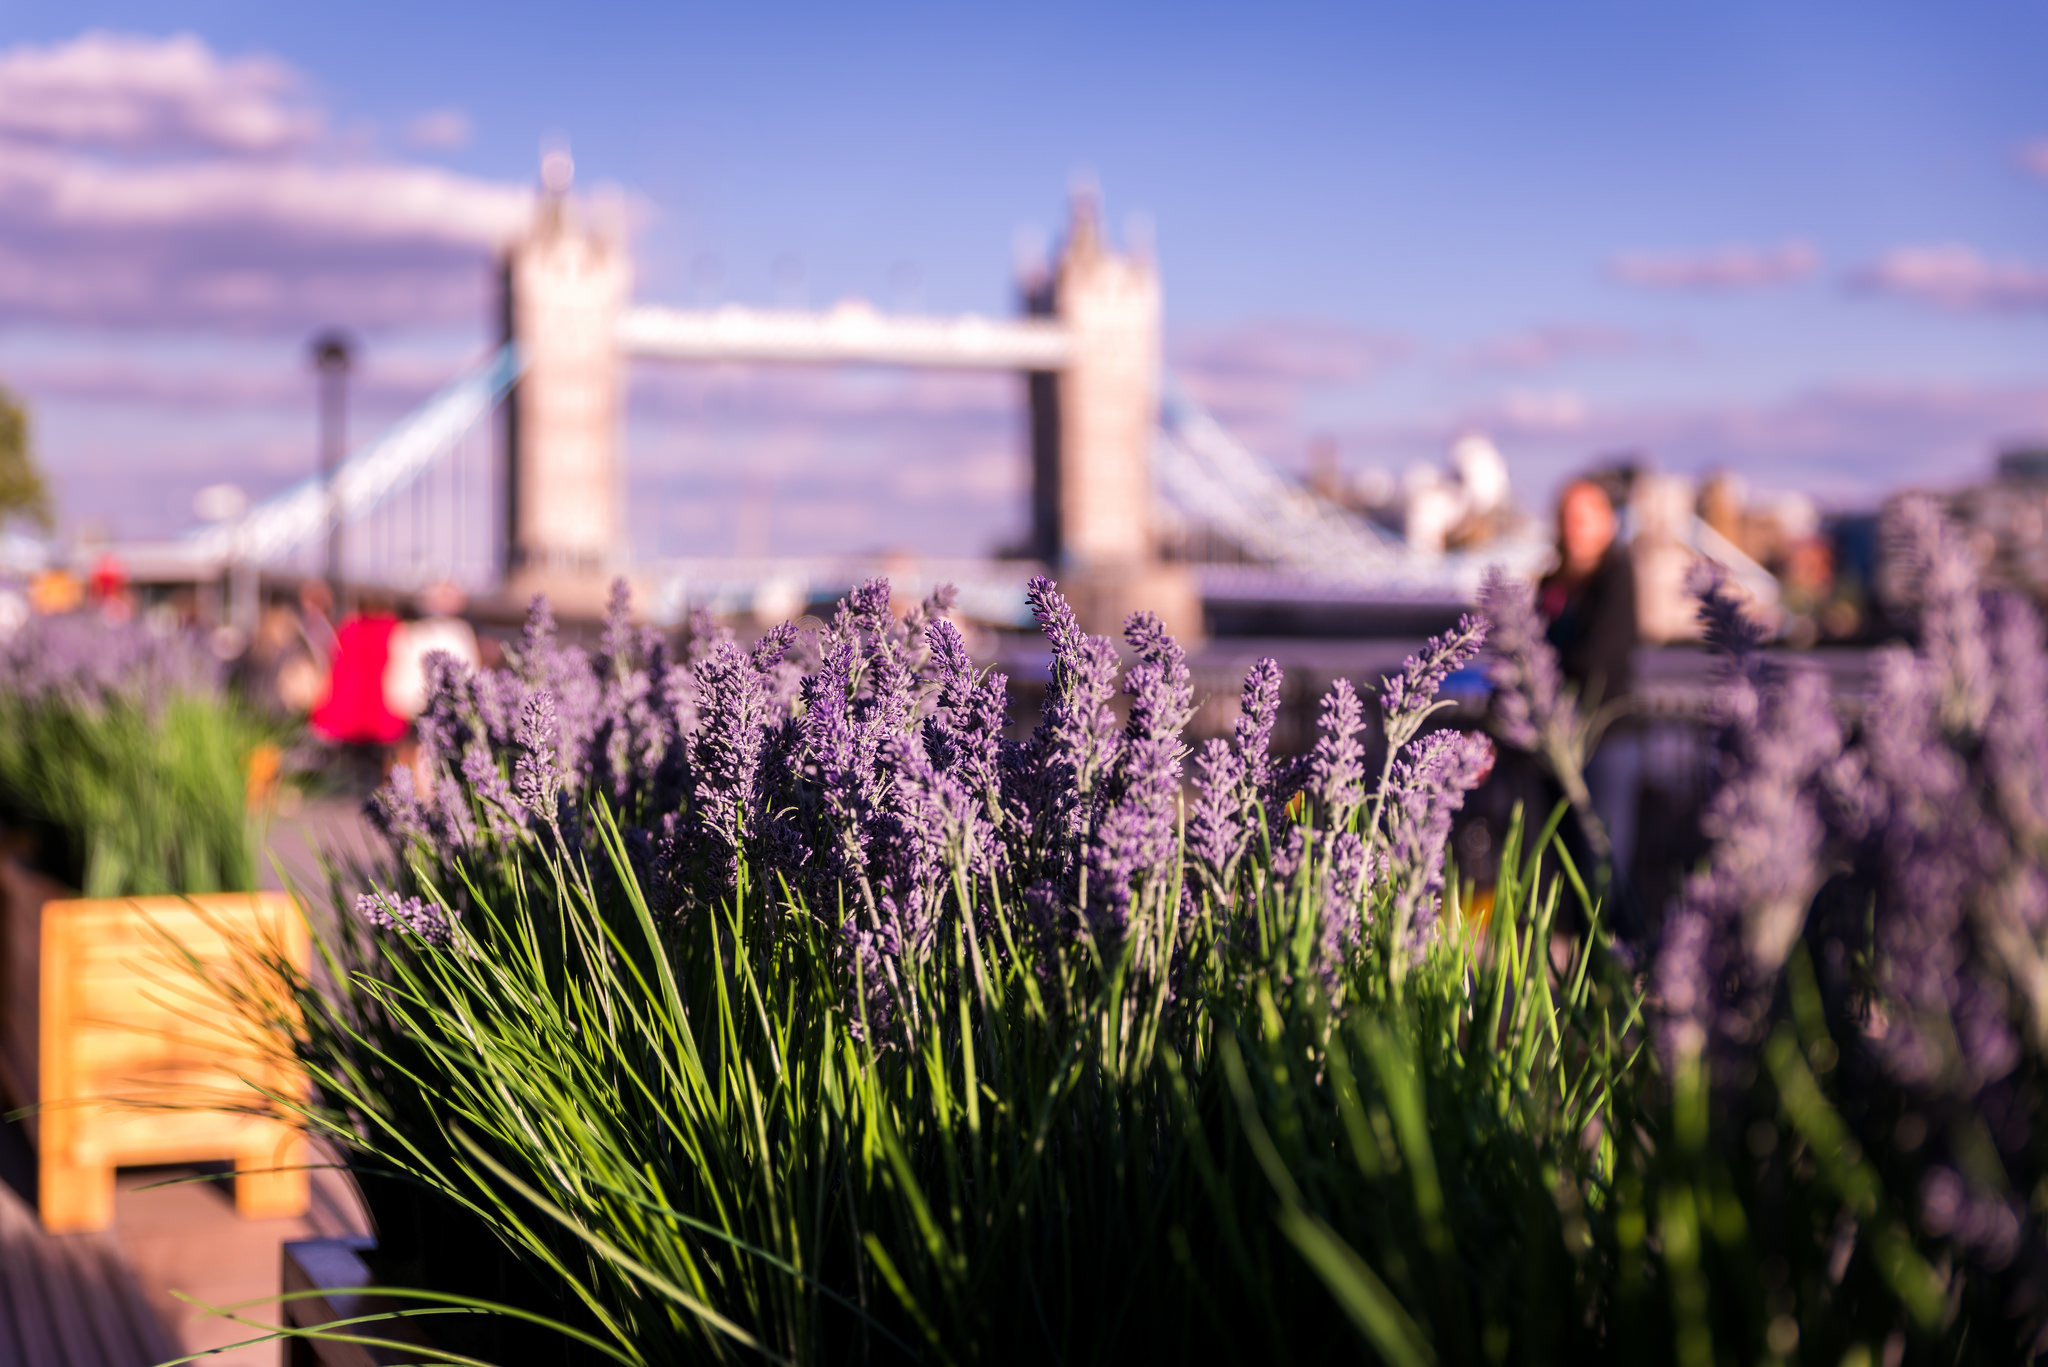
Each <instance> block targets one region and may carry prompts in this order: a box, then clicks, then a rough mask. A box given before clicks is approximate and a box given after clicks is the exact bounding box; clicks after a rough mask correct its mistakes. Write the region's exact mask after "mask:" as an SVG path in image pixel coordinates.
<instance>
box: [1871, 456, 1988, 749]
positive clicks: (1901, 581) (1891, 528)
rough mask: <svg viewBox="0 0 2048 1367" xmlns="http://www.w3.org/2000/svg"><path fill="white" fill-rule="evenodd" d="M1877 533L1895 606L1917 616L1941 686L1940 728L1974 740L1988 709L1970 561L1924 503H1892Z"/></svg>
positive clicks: (1964, 546)
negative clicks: (1886, 557) (1887, 553)
mask: <svg viewBox="0 0 2048 1367" xmlns="http://www.w3.org/2000/svg"><path fill="white" fill-rule="evenodd" d="M1880 533H1881V535H1882V537H1883V539H1884V541H1885V543H1886V545H1887V547H1888V549H1889V550H1890V552H1891V554H1890V556H1889V560H1890V562H1891V566H1890V568H1891V572H1892V575H1893V578H1894V584H1895V588H1896V590H1897V591H1896V592H1895V595H1894V596H1895V598H1896V599H1897V600H1898V601H1899V604H1900V605H1901V606H1904V607H1906V608H1908V609H1911V610H1915V611H1917V613H1918V616H1919V626H1920V648H1921V652H1922V653H1923V655H1924V656H1925V657H1926V659H1927V661H1928V663H1929V664H1930V665H1931V666H1932V667H1933V668H1934V670H1935V672H1936V673H1937V674H1938V675H1939V676H1940V677H1941V680H1942V701H1941V713H1942V724H1943V725H1944V726H1945V727H1946V728H1948V729H1949V730H1951V731H1955V732H1958V733H1964V734H1974V733H1975V732H1977V731H1978V730H1979V729H1981V728H1982V726H1983V725H1984V719H1985V716H1986V715H1987V714H1988V713H1989V711H1990V709H1991V693H1992V687H1993V684H1992V670H1991V654H1990V648H1989V644H1988V642H1987V640H1986V638H1985V631H1984V607H1983V600H1982V598H1981V596H1980V595H1979V593H1978V590H1977V558H1976V556H1975V555H1974V554H1973V553H1972V552H1971V550H1970V547H1969V544H1968V542H1967V541H1966V540H1965V539H1964V537H1963V535H1962V533H1961V532H1960V531H1958V530H1957V529H1956V528H1955V527H1953V526H1952V525H1950V523H1949V521H1948V519H1946V518H1945V517H1943V516H1942V515H1941V510H1940V509H1939V508H1937V507H1936V506H1935V504H1934V501H1933V500H1932V499H1931V498H1928V497H1926V496H1925V495H1911V496H1908V497H1906V498H1902V499H1899V500H1897V501H1896V502H1895V503H1894V504H1893V505H1892V506H1891V507H1890V508H1888V509H1887V510H1886V514H1885V517H1884V520H1883V523H1882V525H1881V527H1880Z"/></svg>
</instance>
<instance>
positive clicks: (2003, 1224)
mask: <svg viewBox="0 0 2048 1367" xmlns="http://www.w3.org/2000/svg"><path fill="white" fill-rule="evenodd" d="M1886 534H1887V539H1888V541H1889V542H1890V544H1891V546H1892V548H1893V554H1894V556H1895V557H1896V558H1897V564H1896V567H1895V568H1896V569H1897V570H1898V572H1899V578H1900V580H1901V581H1902V582H1906V583H1910V584H1912V585H1914V586H1915V597H1914V601H1913V602H1912V603H1911V604H1909V605H1908V606H1909V607H1910V610H1911V611H1913V612H1915V613H1917V618H1918V631H1917V634H1918V638H1919V640H1918V647H1917V649H1914V650H1908V649H1906V648H1904V647H1899V646H1893V647H1887V648H1885V649H1884V650H1883V651H1882V652H1880V654H1879V656H1878V658H1877V661H1876V668H1875V671H1874V680H1873V684H1872V688H1871V692H1870V694H1869V696H1868V698H1867V699H1866V700H1865V702H1864V705H1863V707H1862V709H1861V713H1860V716H1859V717H1850V718H1847V719H1844V718H1840V717H1838V716H1837V715H1836V713H1835V711H1834V710H1833V709H1832V708H1831V706H1830V702H1829V698H1828V693H1827V689H1826V687H1825V684H1824V683H1823V681H1822V680H1821V679H1820V677H1819V676H1818V675H1816V674H1814V673H1812V672H1809V671H1805V670H1799V669H1791V668H1787V667H1784V666H1782V665H1779V664H1777V663H1775V662H1773V661H1770V660H1768V659H1766V658H1765V657H1763V656H1762V655H1761V654H1760V653H1759V651H1758V650H1757V645H1758V641H1757V638H1756V635H1755V633H1754V632H1753V630H1752V629H1750V628H1749V627H1747V626H1746V624H1745V623H1744V621H1743V619H1742V618H1741V615H1740V609H1739V606H1738V604H1737V603H1736V602H1735V600H1734V599H1733V598H1732V596H1731V595H1730V594H1729V592H1728V591H1727V589H1726V587H1725V585H1724V584H1723V583H1722V582H1721V581H1720V580H1719V578H1718V577H1715V576H1712V575H1707V576H1704V577H1703V578H1702V580H1701V581H1700V583H1699V585H1698V588H1699V591H1700V594H1701V598H1702V604H1703V606H1702V617H1703V620H1704V621H1705V622H1706V624H1707V626H1708V629H1709V630H1708V634H1709V637H1710V639H1711V640H1713V641H1714V642H1715V643H1716V644H1717V645H1718V646H1719V647H1720V648H1721V650H1722V651H1723V653H1724V656H1725V659H1726V664H1725V666H1724V671H1725V673H1724V679H1723V682H1722V684H1721V686H1720V692H1719V698H1720V701H1719V705H1718V710H1719V713H1720V719H1721V725H1722V728H1723V734H1724V742H1723V750H1724V754H1725V756H1726V759H1725V764H1726V777H1725V779H1724V782H1723V784H1722V786H1721V788H1720V791H1719V793H1718V794H1717V796H1716V797H1715V798H1714V800H1713V803H1712V805H1711V807H1710V809H1709V812H1708V818H1707V820H1708V826H1709V831H1710V834H1711V835H1712V836H1713V837H1714V840H1715V844H1714V849H1713V853H1712V857H1711V859H1710V861H1709V862H1708V864H1707V866H1706V867H1704V868H1703V869H1702V870H1700V871H1699V872H1698V873H1697V874H1695V875H1694V876H1693V877H1692V878H1691V879H1690V880H1689V881H1688V883H1687V884H1686V887H1685V890H1684V893H1683V895H1682V897H1681V899H1680V901H1679V904H1678V905H1677V907H1675V908H1674V910H1673V912H1672V914H1671V916H1670V918H1669V922H1668V927H1667V930H1666V933H1665V936H1664V939H1663V943H1662V945H1661V947H1660V949H1659V950H1658V952H1657V957H1656V963H1655V978H1654V988H1655V997H1656V999H1657V1002H1658V1004H1659V1008H1660V1010H1659V1019H1660V1024H1659V1034H1660V1048H1661V1049H1662V1050H1663V1052H1664V1054H1665V1056H1666V1058H1667V1060H1668V1063H1669V1066H1670V1067H1671V1068H1672V1070H1673V1072H1674V1076H1675V1078H1677V1079H1678V1082H1677V1085H1679V1086H1680V1087H1681V1088H1682V1089H1683V1088H1686V1087H1695V1088H1697V1089H1699V1091H1700V1093H1701V1095H1702V1096H1704V1095H1705V1094H1706V1092H1707V1091H1708V1089H1710V1088H1711V1089H1712V1090H1713V1092H1714V1093H1715V1094H1716V1095H1717V1096H1718V1097H1719V1098H1720V1099H1719V1102H1718V1104H1717V1105H1715V1107H1714V1110H1715V1112H1716V1114H1717V1115H1721V1116H1725V1117H1727V1119H1728V1123H1729V1126H1730V1128H1731V1129H1733V1130H1734V1131H1736V1132H1738V1133H1739V1132H1740V1130H1741V1127H1742V1126H1744V1125H1752V1124H1753V1125H1755V1126H1757V1127H1759V1128H1758V1129H1757V1130H1756V1134H1757V1136H1758V1137H1757V1139H1756V1141H1755V1142H1756V1144H1757V1146H1758V1147H1759V1148H1760V1149H1762V1150H1763V1151H1764V1152H1766V1153H1770V1152H1772V1151H1773V1149H1774V1147H1775V1146H1776V1145H1777V1144H1778V1143H1779V1142H1780V1141H1778V1140H1777V1139H1775V1138H1769V1136H1771V1135H1773V1134H1774V1133H1775V1131H1774V1130H1773V1128H1772V1126H1773V1125H1776V1124H1778V1123H1779V1122H1780V1120H1782V1126H1783V1128H1784V1129H1785V1130H1786V1131H1787V1137H1786V1139H1785V1140H1784V1141H1783V1142H1785V1143H1789V1144H1791V1145H1793V1146H1794V1148H1793V1153H1792V1154H1791V1155H1790V1157H1791V1158H1792V1159H1796V1158H1797V1155H1798V1154H1799V1153H1800V1152H1806V1153H1810V1154H1814V1155H1817V1156H1818V1159H1819V1164H1820V1169H1819V1174H1818V1175H1819V1178H1820V1183H1819V1186H1820V1191H1819V1193H1818V1195H1817V1196H1815V1197H1814V1198H1813V1199H1812V1208H1813V1209H1814V1210H1815V1212H1816V1218H1822V1219H1826V1220H1828V1221H1831V1222H1832V1231H1833V1232H1832V1234H1831V1235H1830V1236H1829V1239H1830V1247H1829V1248H1828V1249H1827V1250H1825V1257H1826V1258H1827V1259H1830V1260H1831V1263H1830V1265H1831V1266H1832V1267H1833V1268H1834V1269H1835V1270H1834V1272H1833V1274H1832V1280H1833V1282H1834V1283H1835V1284H1837V1285H1838V1286H1841V1287H1843V1288H1844V1289H1843V1290H1842V1291H1841V1293H1840V1294H1841V1296H1842V1297H1843V1300H1844V1301H1845V1302H1846V1301H1847V1300H1849V1299H1850V1296H1849V1293H1848V1290H1847V1287H1848V1286H1849V1285H1851V1284H1853V1283H1854V1282H1855V1275H1856V1269H1858V1268H1859V1267H1860V1268H1861V1269H1863V1271H1862V1275H1863V1276H1865V1277H1866V1278H1867V1279H1868V1280H1869V1281H1870V1282H1871V1283H1873V1284H1874V1285H1875V1286H1877V1287H1878V1288H1880V1289H1881V1290H1882V1291H1883V1293H1884V1295H1883V1296H1877V1295H1876V1294H1874V1293H1873V1294H1872V1295H1871V1296H1870V1297H1869V1298H1868V1299H1869V1300H1872V1301H1876V1302H1879V1303H1880V1308H1879V1309H1875V1310H1871V1311H1869V1315H1870V1318H1871V1320H1872V1322H1873V1323H1876V1324H1877V1325H1878V1326H1879V1328H1878V1329H1877V1330H1876V1331H1875V1332H1876V1333H1877V1334H1878V1336H1879V1337H1884V1336H1887V1335H1888V1336H1889V1337H1890V1340H1891V1341H1892V1342H1893V1343H1895V1344H1896V1345H1898V1348H1899V1349H1903V1348H1904V1347H1905V1346H1906V1345H1908V1344H1909V1343H1911V1344H1916V1345H1926V1344H1931V1343H1933V1342H1937V1341H1947V1342H1950V1343H1955V1342H1959V1341H1960V1342H1968V1343H1972V1344H1973V1345H1974V1346H1973V1348H1972V1351H1974V1352H1976V1353H1980V1354H1989V1355H1990V1356H1991V1359H1993V1360H2006V1359H2004V1355H2005V1354H2008V1353H2009V1354H2012V1355H2014V1356H2013V1358H2012V1359H2010V1360H2016V1359H2017V1356H2018V1355H2020V1354H2023V1353H2034V1352H2039V1351H2041V1350H2042V1349H2043V1348H2044V1347H2048V1337H2044V1333H2048V1244H2044V1242H2043V1230H2042V1226H2041V1224H2040V1219H2039V1215H2038V1206H2037V1205H2036V1204H2030V1203H2029V1202H2030V1197H2029V1194H2030V1193H2033V1192H2035V1191H2037V1190H2040V1189H2041V1185H2040V1184H2042V1183H2043V1182H2044V1180H2048V1167H2044V1166H2043V1162H2042V1156H2041V1150H2040V1148H2039V1140H2038V1137H2037V1135H2038V1125H2039V1122H2040V1120H2041V1119H2042V1112H2041V1104H2040V1096H2041V1090H2040V1088H2041V1080H2042V1062H2043V1058H2044V1055H2043V1051H2042V1044H2043V1042H2044V1039H2043V1036H2042V1035H2041V1033H2040V1030H2039V1026H2038V1022H2039V1021H2040V1019H2041V1016H2040V1009H2039V1005H2038V1003H2039V1002H2040V1001H2041V1000H2042V996H2041V984H2042V983H2043V982H2044V978H2043V976H2042V973H2041V965H2042V964H2043V963H2044V959H2043V948H2044V946H2048V939H2044V935H2048V899H2044V897H2043V894H2042V890H2043V889H2044V888H2048V882H2044V870H2043V866H2042V859H2043V857H2044V855H2048V845H2044V844H2043V843H2042V841H2041V839H2040V832H2041V830H2042V827H2041V825H2040V823H2039V816H2038V813H2039V812H2040V811H2041V808H2040V806H2039V804H2038V798H2037V794H2038V793H2040V792H2041V791H2042V790H2043V789H2042V785H2043V784H2044V783H2048V729H2044V718H2048V657H2044V655H2043V651H2042V631H2041V625H2040V620H2039V617H2038V615H2037V614H2036V612H2035V611H2034V609H2033V608H2032V607H2031V606H2030V605H2028V604H2025V603H2023V602H2021V601H2019V600H2017V599H2016V598H2013V597H2011V596H2009V595H2005V594H1998V593H1987V592H1985V591H1983V590H1982V589H1980V587H1979V584H1978V579H1977V573H1976V567H1975V563H1974V559H1973V557H1972V555H1971V553H1970V550H1969V547H1968V545H1967V543H1966V542H1965V541H1964V540H1963V538H1962V537H1961V535H1960V534H1959V533H1958V532H1957V531H1956V530H1955V529H1954V528H1952V527H1951V526H1949V525H1948V524H1947V523H1946V522H1945V521H1944V520H1943V519H1942V517H1941V516H1940V514H1939V512H1938V511H1937V510H1936V509H1935V508H1934V506H1933V505H1932V504H1931V503H1930V502H1927V501H1925V500H1919V499H1911V500H1906V501H1903V502H1902V503H1900V504H1899V505H1898V506H1897V507H1896V508H1895V509H1893V510H1892V512H1891V513H1890V515H1889V517H1888V525H1887V527H1886ZM1759 1080H1761V1082H1759ZM1759 1086H1761V1088H1762V1091H1761V1092H1758V1091H1757V1090H1756V1089H1757V1088H1758V1087H1759ZM1701 1105H1702V1106H1704V1105H1705V1103H1704V1102H1702V1103H1701ZM1774 1111H1775V1112H1776V1113H1777V1114H1776V1115H1773V1114H1772V1112H1774ZM1759 1112H1761V1113H1759ZM1795 1178H1796V1172H1787V1171H1786V1170H1784V1169H1783V1168H1782V1167H1780V1166H1778V1165H1777V1164H1776V1163H1775V1162H1766V1163H1764V1164H1763V1165H1762V1166H1761V1168H1760V1169H1758V1170H1756V1171H1755V1172H1753V1173H1752V1174H1751V1175H1750V1177H1749V1178H1748V1179H1746V1180H1749V1181H1753V1182H1755V1183H1757V1184H1759V1186H1760V1188H1764V1187H1775V1188H1776V1189H1779V1190H1783V1189H1785V1188H1786V1184H1788V1183H1794V1184H1795V1185H1796V1182H1795ZM1773 1237H1776V1238H1778V1239H1780V1240H1781V1241H1783V1242H1784V1243H1786V1244H1787V1245H1788V1246H1789V1247H1790V1248H1791V1249H1792V1250H1794V1253H1795V1255H1796V1253H1797V1251H1798V1250H1799V1249H1800V1248H1802V1247H1804V1248H1806V1250H1807V1254H1808V1256H1809V1257H1811V1258H1813V1259H1814V1260H1816V1261H1818V1260H1820V1259H1821V1258H1822V1257H1823V1252H1822V1251H1819V1250H1815V1249H1814V1248H1812V1247H1811V1245H1808V1244H1806V1243H1804V1242H1803V1241H1802V1239H1801V1238H1800V1237H1799V1232H1798V1231H1797V1230H1796V1229H1792V1230H1787V1229H1784V1228H1782V1227H1780V1228H1778V1229H1777V1230H1776V1232H1775V1234H1774V1236H1773ZM1845 1277H1847V1278H1848V1281H1847V1282H1846V1283H1845V1281H1844V1278H1845ZM1885 1304H1888V1305H1890V1306H1892V1307H1893V1309H1891V1310H1890V1311H1885V1310H1883V1309H1882V1308H1881V1307H1882V1305H1885ZM1887 1315H1889V1316H1890V1319H1889V1321H1887V1319H1886V1316H1887ZM1959 1326H1960V1327H1959ZM1944 1336H1946V1339H1945V1340H1944ZM1973 1336H1974V1337H1973ZM1915 1351H1916V1352H1917V1351H1920V1349H1918V1348H1916V1349H1915Z"/></svg>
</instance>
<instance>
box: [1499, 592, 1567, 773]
mask: <svg viewBox="0 0 2048 1367" xmlns="http://www.w3.org/2000/svg"><path fill="white" fill-rule="evenodd" d="M1479 605H1480V611H1481V612H1483V613H1484V614H1485V616H1486V624H1487V642H1488V645H1489V647H1490V649H1491V651H1492V654H1493V660H1494V663H1493V668H1492V669H1491V671H1489V672H1490V673H1491V674H1492V676H1493V686H1494V689H1495V690H1496V691H1495V694H1494V698H1495V702H1496V704H1497V706H1498V710H1499V716H1500V723H1501V734H1502V736H1503V738H1504V739H1506V741H1507V743H1508V744H1510V745H1513V746H1515V747H1517V748H1519V749H1523V750H1539V749H1541V748H1543V744H1544V737H1545V736H1546V735H1547V734H1549V733H1552V732H1556V731H1561V730H1565V729H1568V728H1569V727H1570V726H1571V724H1572V719H1570V718H1568V717H1567V716H1566V715H1565V712H1566V709H1567V708H1568V706H1569V704H1568V702H1567V701H1566V697H1565V690H1564V674H1563V671H1561V670H1560V669H1559V668H1558V663H1557V652H1556V651H1555V650H1553V649H1551V646H1550V642H1549V641H1548V640H1547V639H1546V638H1545V636H1544V633H1543V621H1542V619H1541V618H1539V617H1538V616H1537V615H1536V596H1535V592H1534V590H1532V589H1531V588H1530V587H1529V585H1527V584H1523V583H1518V582H1515V581H1513V580H1510V579H1509V578H1508V577H1507V575H1506V574H1504V573H1503V572H1501V571H1500V570H1499V569H1492V570H1488V571H1487V573H1486V580H1485V582H1484V583H1483V584H1482V585H1481V586H1480V589H1479Z"/></svg>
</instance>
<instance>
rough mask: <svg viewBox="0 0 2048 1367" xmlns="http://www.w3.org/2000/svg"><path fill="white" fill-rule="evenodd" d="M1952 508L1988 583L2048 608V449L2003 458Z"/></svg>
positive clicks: (1954, 497)
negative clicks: (1972, 543)
mask: <svg viewBox="0 0 2048 1367" xmlns="http://www.w3.org/2000/svg"><path fill="white" fill-rule="evenodd" d="M1948 508H1949V514H1950V516H1952V517H1954V518H1955V520H1956V521H1957V522H1958V523H1960V524H1961V525H1962V526H1963V527H1965V528H1966V529H1968V530H1969V532H1970V533H1971V536H1972V538H1973V539H1974V540H1975V541H1976V542H1977V548H1978V554H1979V556H1980V558H1982V559H1983V561H1984V565H1985V576H1984V577H1985V582H1986V583H1988V584H1993V585H1997V586H2000V587H2004V588H2010V589H2017V590H2018V591H2020V592H2022V593H2025V594H2027V595H2028V596H2030V597H2031V598H2033V599H2034V601H2035V602H2037V603H2048V445H2028V446H2021V447H2015V448H2013V449H2011V450H2008V451H2006V452H2004V453H2003V454H2001V455H2000V456H1999V457H1998V463H1997V465H1996V466H1995V467H1994V470H1993V474H1992V477H1991V480H1990V482H1988V483H1985V484H1979V485H1975V486H1972V487H1970V488H1967V489H1962V490H1958V491H1957V492H1955V493H1953V494H1951V495H1949V497H1948Z"/></svg>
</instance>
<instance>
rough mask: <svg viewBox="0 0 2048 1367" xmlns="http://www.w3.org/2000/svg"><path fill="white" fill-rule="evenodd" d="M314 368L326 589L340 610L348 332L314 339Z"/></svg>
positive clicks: (351, 352)
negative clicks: (339, 486)
mask: <svg viewBox="0 0 2048 1367" xmlns="http://www.w3.org/2000/svg"><path fill="white" fill-rule="evenodd" d="M312 355H313V369H314V370H316V371H318V372H319V375H320V489H321V493H322V495H323V496H324V499H325V502H326V506H327V591H328V593H330V594H331V595H333V598H334V607H333V609H332V610H333V612H334V613H335V616H336V620H339V619H340V614H341V509H340V508H339V506H337V503H336V497H337V494H336V490H335V487H334V473H335V471H336V470H338V469H340V468H341V461H342V457H343V455H344V454H345V447H346V445H347V426H348V393H347V390H348V372H349V367H350V366H351V365H353V364H354V362H355V346H354V343H352V342H351V341H350V340H349V338H348V336H347V334H345V333H341V332H323V333H321V334H320V335H319V336H318V337H315V338H314V339H313V347H312Z"/></svg>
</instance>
